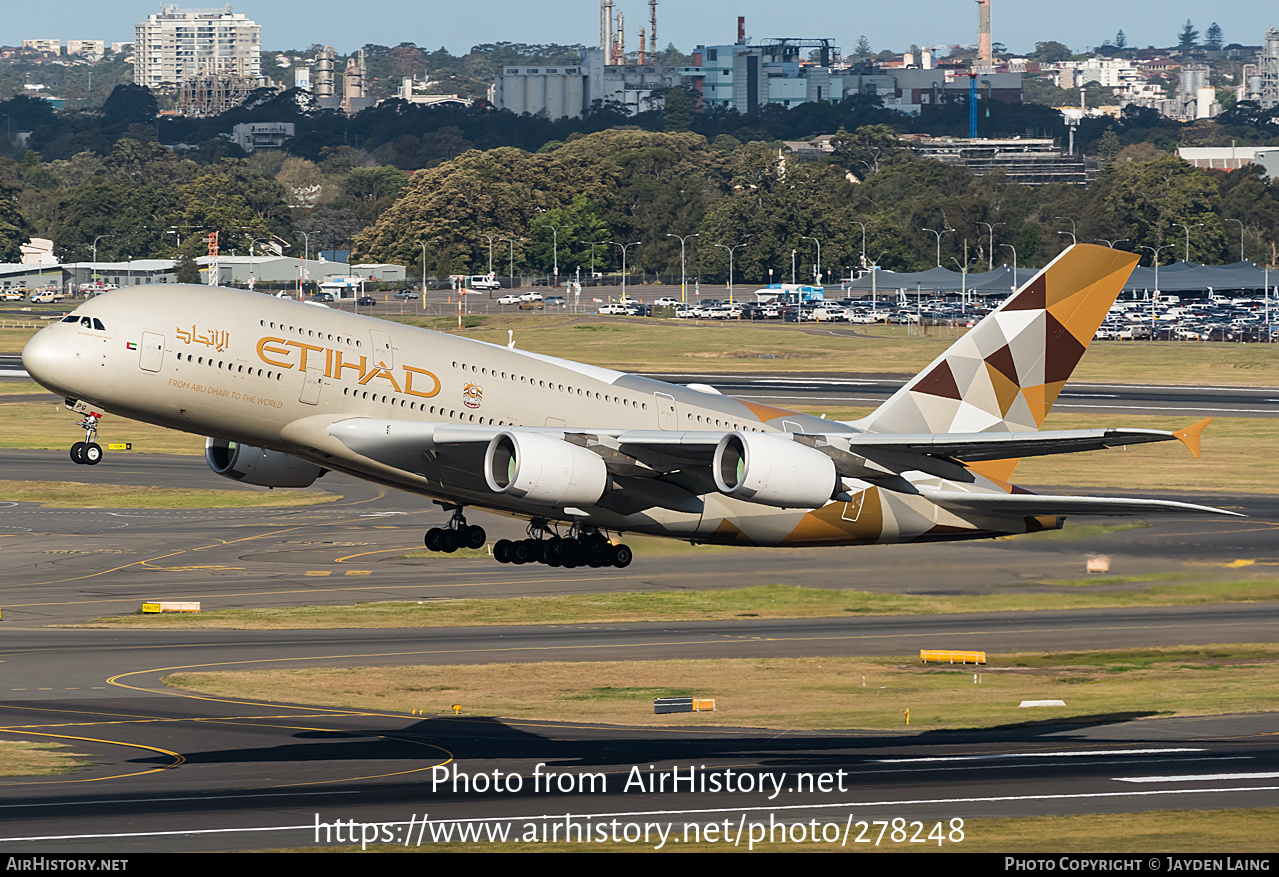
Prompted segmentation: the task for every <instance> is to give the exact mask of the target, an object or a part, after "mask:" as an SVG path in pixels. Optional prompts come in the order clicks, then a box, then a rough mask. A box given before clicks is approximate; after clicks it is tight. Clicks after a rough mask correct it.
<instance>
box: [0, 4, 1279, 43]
mask: <svg viewBox="0 0 1279 877" xmlns="http://www.w3.org/2000/svg"><path fill="white" fill-rule="evenodd" d="M173 5H177V6H179V7H180V8H206V7H201V6H199V5H198V4H197V3H191V4H189V5H188V4H183V3H178V4H173ZM231 7H232V8H233V10H234V11H235V12H237V13H241V14H244V15H246V16H248V17H249V18H251V19H252V20H254V21H256V22H257V23H258V24H260V25H261V26H262V46H263V48H264V49H266V50H272V51H275V50H286V49H296V50H301V49H306V48H308V47H310V46H311V45H313V44H320V45H331V46H333V47H334V49H336V50H337V51H338V52H339V53H341V54H349V53H351V52H354V51H355V50H356V49H358V48H360V47H361V46H363V45H365V44H375V45H386V46H395V45H398V44H399V43H402V42H411V43H415V44H417V45H418V46H421V47H422V48H425V49H431V50H434V49H437V48H439V47H440V46H443V47H445V48H446V49H448V51H449V52H450V53H452V54H454V55H461V54H465V53H466V52H467V51H468V50H469V49H470V48H471V47H472V46H474V45H479V44H483V43H497V42H521V43H533V44H536V43H560V44H573V43H581V44H584V45H588V46H589V45H593V44H596V43H597V42H598V39H599V4H598V0H545V2H543V3H541V4H539V5H538V7H537V9H538V11H539V12H540V13H541V14H540V15H538V16H537V17H531V16H529V14H528V13H529V11H530V10H529V6H528V4H526V3H520V2H515V0H490V2H489V3H488V8H489V13H488V14H486V15H485V16H483V17H482V19H480V20H478V21H473V20H470V19H469V17H460V16H457V15H455V14H454V15H450V13H451V12H453V11H454V10H455V9H456V7H455V6H452V5H446V4H444V3H440V2H427V3H421V4H417V5H416V6H413V7H409V9H410V10H411V11H408V12H406V11H405V7H404V6H403V5H402V4H399V3H391V2H388V0H367V2H364V3H361V4H360V5H359V7H358V12H359V14H358V16H356V17H355V20H352V21H345V20H343V19H342V18H341V16H342V12H343V10H344V9H350V8H351V5H350V4H349V3H342V2H338V0H310V2H306V3H303V2H298V0H269V2H264V0H257V2H240V3H232V4H231ZM219 8H221V7H219ZM615 9H616V10H620V11H622V12H623V13H625V14H626V43H627V45H628V47H635V46H637V44H638V33H639V28H640V27H641V26H644V27H645V28H647V26H648V4H647V2H646V0H616V7H615ZM160 10H161V4H160V3H158V2H154V0H124V2H117V3H114V4H102V3H100V2H93V3H90V2H86V0H66V2H64V3H62V4H59V7H58V10H57V15H56V16H55V15H51V14H50V10H49V9H48V8H47V7H19V8H15V9H11V10H8V11H7V12H6V14H5V16H4V20H3V21H2V22H0V44H3V45H10V46H20V45H22V41H23V40H24V39H58V40H61V41H62V42H63V45H65V44H66V41H67V40H68V39H101V40H105V41H106V42H107V43H108V44H110V43H111V42H131V41H132V39H133V28H134V25H135V24H137V23H138V22H141V21H143V20H145V19H146V17H147V16H148V15H152V14H155V13H158V12H160ZM738 15H744V16H746V32H747V35H748V36H749V37H751V38H753V39H755V40H759V39H765V38H769V37H830V38H833V39H834V40H835V42H836V43H837V44H838V45H840V46H841V48H843V50H844V51H845V52H846V53H849V52H851V51H852V49H853V47H854V46H855V45H856V43H857V40H858V38H859V37H860V36H861V35H862V34H864V35H865V36H866V38H867V39H868V40H869V41H870V43H871V46H872V47H873V48H874V49H875V50H876V51H879V50H881V49H892V50H894V51H903V50H904V49H906V48H907V47H909V46H910V45H911V44H912V43H914V44H917V45H920V46H929V45H971V44H975V43H976V40H977V4H976V3H974V2H970V0H963V2H959V0H949V2H941V0H904V2H899V3H897V4H893V5H892V6H880V7H875V8H870V9H862V10H858V12H857V13H856V15H854V14H832V13H831V11H830V7H829V5H827V4H819V3H815V2H808V3H799V4H788V5H785V6H783V5H779V4H776V3H764V2H761V0H733V2H728V0H703V2H700V3H697V4H676V3H674V2H673V0H661V2H659V5H658V12H657V21H658V44H659V47H660V48H665V47H666V46H667V45H668V44H674V45H675V46H676V47H677V48H679V49H680V50H682V51H685V52H688V51H691V50H692V49H693V48H694V47H695V46H696V45H697V44H699V43H702V44H707V45H715V44H723V43H731V42H734V40H735V39H736V31H737V16H738ZM1274 18H1275V19H1276V20H1279V16H1274ZM1187 19H1189V20H1190V21H1191V22H1192V23H1193V24H1194V26H1195V28H1196V29H1198V30H1199V32H1200V35H1201V38H1202V35H1203V34H1204V33H1205V32H1206V31H1207V29H1208V26H1209V25H1210V24H1212V22H1213V21H1216V22H1217V24H1218V25H1219V26H1220V27H1221V29H1222V31H1223V34H1224V37H1225V41H1226V43H1232V42H1238V43H1242V44H1245V45H1259V44H1260V43H1261V42H1262V41H1263V40H1264V36H1265V31H1266V29H1267V28H1268V27H1269V26H1270V25H1271V22H1270V21H1269V20H1263V17H1262V15H1261V14H1260V10H1253V11H1248V10H1240V9H1228V8H1219V9H1217V10H1214V11H1212V12H1211V13H1206V12H1205V9H1204V7H1203V6H1202V5H1201V4H1197V3H1192V2H1186V0H1176V2H1171V3H1162V4H1159V5H1158V6H1156V4H1154V3H1153V2H1150V0H1142V2H1137V3H1131V4H1126V5H1124V6H1123V7H1122V8H1121V9H1117V8H1116V7H1115V5H1114V4H1113V3H1105V2H1103V0H1079V2H1076V3H1074V4H1068V5H1065V6H1051V5H1048V6H1045V5H1043V4H1031V3H1026V2H1011V0H997V2H995V4H994V8H993V13H992V23H993V26H992V32H993V37H994V40H995V42H998V43H1003V44H1004V45H1005V46H1006V47H1007V48H1008V49H1009V50H1010V51H1012V52H1015V53H1018V54H1025V53H1027V52H1030V51H1032V50H1033V49H1034V45H1035V43H1036V42H1040V41H1048V40H1056V41H1058V42H1062V43H1064V44H1066V45H1067V46H1068V47H1070V48H1071V49H1072V50H1074V51H1077V52H1078V51H1084V50H1085V49H1088V48H1095V47H1097V46H1099V45H1101V44H1102V42H1103V41H1105V40H1113V39H1114V38H1115V35H1116V34H1117V32H1118V31H1119V30H1123V31H1124V34H1125V36H1126V37H1127V41H1128V45H1129V46H1130V47H1145V46H1147V45H1154V46H1170V45H1175V44H1176V42H1177V36H1178V34H1179V33H1180V31H1181V29H1182V27H1184V25H1185V22H1186V20H1187Z"/></svg>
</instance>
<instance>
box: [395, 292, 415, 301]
mask: <svg viewBox="0 0 1279 877" xmlns="http://www.w3.org/2000/svg"><path fill="white" fill-rule="evenodd" d="M395 297H396V298H398V299H399V300H400V301H417V298H418V295H417V293H416V292H409V291H408V290H407V289H403V290H400V291H399V292H397V293H396V294H395Z"/></svg>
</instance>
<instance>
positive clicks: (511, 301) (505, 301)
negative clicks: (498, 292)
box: [497, 295, 520, 305]
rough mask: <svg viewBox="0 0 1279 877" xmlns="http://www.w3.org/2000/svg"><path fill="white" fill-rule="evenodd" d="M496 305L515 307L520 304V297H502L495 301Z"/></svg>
mask: <svg viewBox="0 0 1279 877" xmlns="http://www.w3.org/2000/svg"><path fill="white" fill-rule="evenodd" d="M497 303H498V304H500V305H517V304H519V303H520V297H519V296H518V295H504V296H502V297H501V298H499V299H498V300H497Z"/></svg>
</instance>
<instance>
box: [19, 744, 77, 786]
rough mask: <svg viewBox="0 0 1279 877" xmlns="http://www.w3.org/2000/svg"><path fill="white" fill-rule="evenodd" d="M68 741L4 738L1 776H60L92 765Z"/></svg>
mask: <svg viewBox="0 0 1279 877" xmlns="http://www.w3.org/2000/svg"><path fill="white" fill-rule="evenodd" d="M87 758H88V756H85V755H80V754H78V753H75V752H70V751H68V748H67V746H66V744H64V743H35V742H32V741H30V740H0V777H30V776H58V775H60V774H67V773H71V772H72V771H75V770H78V769H79V768H82V767H85V766H86V765H88V764H89V762H88V761H86V760H85V759H87Z"/></svg>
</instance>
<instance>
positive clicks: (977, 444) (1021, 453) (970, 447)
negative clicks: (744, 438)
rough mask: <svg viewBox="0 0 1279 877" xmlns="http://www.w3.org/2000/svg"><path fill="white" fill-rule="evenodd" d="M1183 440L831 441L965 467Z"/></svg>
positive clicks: (1087, 436) (1055, 435)
mask: <svg viewBox="0 0 1279 877" xmlns="http://www.w3.org/2000/svg"><path fill="white" fill-rule="evenodd" d="M1174 439H1181V440H1182V441H1185V439H1183V438H1182V437H1181V435H1179V434H1176V433H1171V432H1165V431H1164V430H1160V429H1059V430H1048V431H1044V432H972V433H954V432H952V433H939V434H937V435H879V434H875V433H863V434H861V435H855V436H843V435H840V436H838V437H836V438H835V440H836V441H838V442H840V443H841V444H843V443H847V444H848V449H849V450H850V451H852V452H853V453H855V454H864V455H866V456H871V457H873V456H874V452H875V450H877V449H883V450H885V451H892V452H895V453H910V454H928V455H929V456H933V457H954V458H957V459H960V460H964V461H966V462H972V463H975V462H978V461H981V460H1004V459H1007V458H1009V457H1042V456H1048V455H1051V454H1072V453H1077V452H1079V451H1100V450H1104V449H1106V448H1114V447H1120V446H1123V445H1140V444H1146V443H1147V442H1166V441H1172V440H1174Z"/></svg>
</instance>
